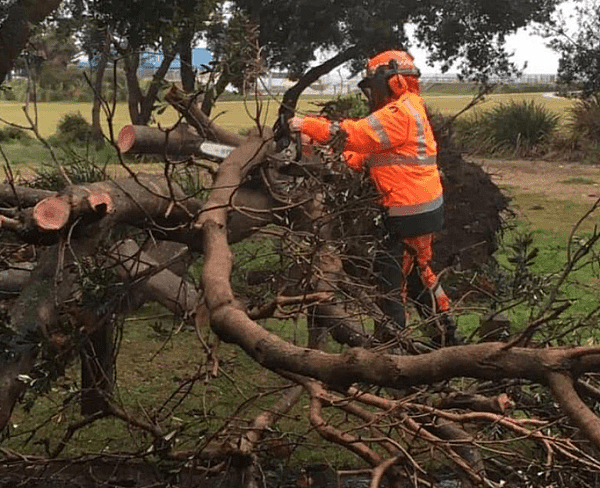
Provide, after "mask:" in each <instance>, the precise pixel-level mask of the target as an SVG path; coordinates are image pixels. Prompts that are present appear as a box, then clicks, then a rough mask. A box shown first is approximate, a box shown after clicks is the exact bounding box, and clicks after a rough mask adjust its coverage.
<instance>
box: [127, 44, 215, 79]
mask: <svg viewBox="0 0 600 488" xmlns="http://www.w3.org/2000/svg"><path fill="white" fill-rule="evenodd" d="M163 59H164V55H163V53H162V52H160V51H156V52H144V53H143V54H142V55H141V57H140V67H139V69H138V76H139V77H140V78H150V77H152V76H153V75H154V73H156V70H157V69H158V68H159V66H160V64H161V63H162V61H163ZM212 59H213V57H212V53H211V52H210V51H208V50H207V49H202V48H195V49H192V68H193V69H194V70H195V71H197V72H198V73H202V72H203V71H206V69H207V67H208V66H209V65H210V63H211V61H212ZM180 68H181V60H180V58H179V55H177V57H176V58H175V59H174V60H173V62H172V63H171V66H170V67H169V71H167V74H166V76H165V79H167V80H169V81H179V80H180V79H181V73H180Z"/></svg>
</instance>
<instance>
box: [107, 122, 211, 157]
mask: <svg viewBox="0 0 600 488" xmlns="http://www.w3.org/2000/svg"><path fill="white" fill-rule="evenodd" d="M203 140H204V139H203V138H202V137H200V136H199V135H198V134H197V133H196V132H193V131H192V130H190V127H189V126H188V125H187V124H178V125H177V126H176V127H175V128H173V129H161V128H158V127H148V126H146V125H126V126H124V127H123V128H122V129H121V131H120V132H119V138H118V141H117V145H118V147H119V151H121V153H122V154H166V155H170V156H172V155H175V156H186V155H197V154H199V146H200V143H201V142H202V141H203Z"/></svg>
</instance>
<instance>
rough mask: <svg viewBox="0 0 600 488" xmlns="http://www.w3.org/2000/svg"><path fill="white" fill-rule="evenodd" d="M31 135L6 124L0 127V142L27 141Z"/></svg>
mask: <svg viewBox="0 0 600 488" xmlns="http://www.w3.org/2000/svg"><path fill="white" fill-rule="evenodd" d="M31 139H32V138H31V136H30V135H29V134H28V133H27V132H26V131H25V130H24V129H21V128H19V127H14V126H12V125H7V126H6V127H2V128H0V142H21V143H27V142H29V141H31Z"/></svg>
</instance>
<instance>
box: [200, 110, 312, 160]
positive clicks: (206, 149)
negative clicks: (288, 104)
mask: <svg viewBox="0 0 600 488" xmlns="http://www.w3.org/2000/svg"><path fill="white" fill-rule="evenodd" d="M293 115H294V112H293V111H292V110H290V109H287V108H284V107H283V105H282V106H281V108H280V109H279V115H278V117H277V121H276V122H275V125H274V127H273V131H274V137H275V148H276V153H277V154H278V155H281V157H282V158H283V159H285V160H287V161H290V162H291V161H300V158H301V157H302V139H301V137H300V133H297V134H295V137H293V136H292V133H291V131H290V126H289V124H288V121H289V119H290V118H291V117H292V116H293ZM234 149H235V147H234V146H229V145H227V144H221V143H218V142H211V141H203V142H201V143H200V145H199V146H198V152H199V153H200V154H202V155H203V156H207V157H210V158H213V159H216V160H218V161H223V160H224V159H225V158H226V157H227V156H229V154H230V153H231V151H233V150H234Z"/></svg>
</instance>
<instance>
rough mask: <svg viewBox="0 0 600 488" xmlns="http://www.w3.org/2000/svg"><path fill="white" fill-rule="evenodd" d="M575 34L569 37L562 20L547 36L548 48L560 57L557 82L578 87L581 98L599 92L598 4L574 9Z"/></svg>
mask: <svg viewBox="0 0 600 488" xmlns="http://www.w3.org/2000/svg"><path fill="white" fill-rule="evenodd" d="M575 19H576V25H577V30H576V31H575V32H574V33H572V34H571V33H569V32H568V30H567V28H566V26H565V22H564V19H561V20H562V22H561V24H562V25H560V27H559V28H558V30H557V31H555V32H553V33H551V34H550V35H551V40H550V46H551V47H552V48H553V49H554V50H555V51H557V52H558V53H559V54H560V59H559V64H558V79H559V82H561V83H563V84H565V85H572V84H580V85H581V88H582V90H583V96H584V97H587V96H589V95H591V94H593V93H598V92H600V38H599V37H598V32H599V31H600V4H598V3H597V2H586V3H585V4H584V5H582V6H577V7H576V8H575Z"/></svg>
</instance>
